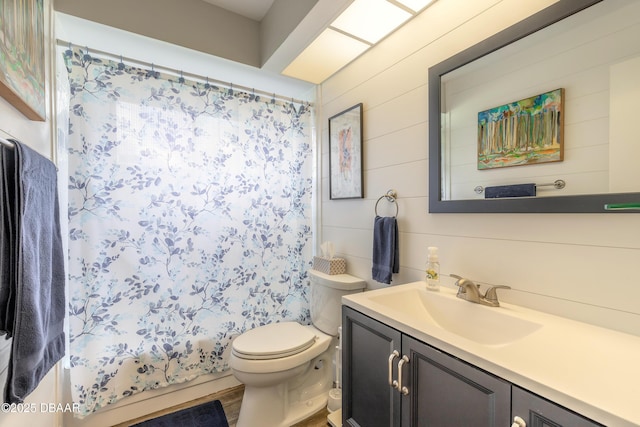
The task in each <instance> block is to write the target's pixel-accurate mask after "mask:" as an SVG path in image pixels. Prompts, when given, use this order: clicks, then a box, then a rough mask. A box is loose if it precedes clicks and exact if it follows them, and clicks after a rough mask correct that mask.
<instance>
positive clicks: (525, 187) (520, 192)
mask: <svg viewBox="0 0 640 427" xmlns="http://www.w3.org/2000/svg"><path fill="white" fill-rule="evenodd" d="M535 195H536V185H535V184H513V185H496V186H495V187H487V188H485V189H484V198H485V199H499V198H502V197H531V196H535Z"/></svg>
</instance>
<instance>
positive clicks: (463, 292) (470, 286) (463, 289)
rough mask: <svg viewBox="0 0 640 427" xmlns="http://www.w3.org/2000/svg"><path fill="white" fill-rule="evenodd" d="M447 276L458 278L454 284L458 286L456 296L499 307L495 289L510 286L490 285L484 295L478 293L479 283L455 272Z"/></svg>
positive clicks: (508, 287)
mask: <svg viewBox="0 0 640 427" xmlns="http://www.w3.org/2000/svg"><path fill="white" fill-rule="evenodd" d="M449 276H451V277H453V278H455V279H458V280H456V286H458V293H457V294H456V296H457V297H458V298H462V299H463V300H467V301H469V302H474V303H476V304H482V305H487V306H489V307H500V302H499V301H498V294H497V292H496V289H511V287H510V286H504V285H498V286H492V287H490V288H489V289H488V290H487V292H485V294H484V295H482V294H481V293H480V285H476V284H475V283H473V282H472V281H471V280H469V279H465V278H464V277H460V276H458V275H457V274H449Z"/></svg>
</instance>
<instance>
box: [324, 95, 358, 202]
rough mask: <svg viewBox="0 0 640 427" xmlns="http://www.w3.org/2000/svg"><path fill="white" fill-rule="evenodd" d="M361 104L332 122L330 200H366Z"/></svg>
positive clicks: (330, 129) (330, 124)
mask: <svg viewBox="0 0 640 427" xmlns="http://www.w3.org/2000/svg"><path fill="white" fill-rule="evenodd" d="M362 181H363V173H362V104H361V103H360V104H357V105H354V106H353V107H351V108H348V109H346V110H344V111H342V112H340V113H338V114H336V115H335V116H333V117H330V118H329V198H330V199H331V200H335V199H361V198H363V197H364V185H363V182H362Z"/></svg>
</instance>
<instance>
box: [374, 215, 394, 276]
mask: <svg viewBox="0 0 640 427" xmlns="http://www.w3.org/2000/svg"><path fill="white" fill-rule="evenodd" d="M399 271H400V251H399V247H398V222H397V220H396V218H395V217H381V216H376V218H375V220H374V223H373V267H372V269H371V273H372V277H373V279H374V280H376V281H378V282H380V283H386V284H389V283H391V276H392V274H393V273H398V272H399Z"/></svg>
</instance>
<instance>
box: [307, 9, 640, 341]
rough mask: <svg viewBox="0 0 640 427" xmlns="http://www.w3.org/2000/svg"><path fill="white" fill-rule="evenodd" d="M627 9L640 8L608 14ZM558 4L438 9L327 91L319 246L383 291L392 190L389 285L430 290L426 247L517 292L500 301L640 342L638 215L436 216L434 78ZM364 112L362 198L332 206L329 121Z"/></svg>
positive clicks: (444, 262) (446, 268)
mask: <svg viewBox="0 0 640 427" xmlns="http://www.w3.org/2000/svg"><path fill="white" fill-rule="evenodd" d="M618 1H624V2H625V3H626V4H633V3H634V0H605V3H609V2H618ZM552 3H553V1H551V0H548V1H536V2H522V1H520V0H502V1H500V0H477V1H472V2H471V1H468V0H438V1H437V2H436V3H435V4H433V5H432V6H431V7H430V8H429V9H427V10H426V12H425V13H423V14H421V15H420V16H418V17H417V18H415V19H414V20H413V21H411V22H409V23H408V24H407V25H405V26H404V27H402V28H400V29H399V30H398V31H397V32H396V33H394V34H393V35H391V36H390V37H388V38H387V39H385V40H383V41H382V42H381V43H380V44H379V45H378V46H376V47H374V48H373V49H371V50H370V51H369V52H367V53H365V54H364V55H363V56H361V57H360V58H359V59H358V60H356V61H355V62H353V63H352V64H350V65H349V66H348V67H346V68H345V69H343V70H342V71H341V72H339V73H338V74H337V75H335V76H334V77H332V78H331V79H329V80H327V81H326V82H325V83H323V84H322V86H321V91H320V92H321V111H320V120H321V122H320V125H321V126H322V132H321V135H322V137H321V147H322V181H321V186H322V194H321V204H320V206H321V211H320V223H321V227H320V230H321V235H320V236H319V238H318V241H319V242H321V241H326V240H331V241H333V242H334V244H335V248H336V252H338V253H339V255H341V256H343V257H345V258H346V259H347V268H348V270H349V272H350V273H351V274H354V275H356V276H359V277H362V278H364V279H367V281H368V286H369V288H372V289H373V288H378V287H382V286H386V285H383V284H380V283H377V282H375V281H373V280H372V279H371V253H372V240H373V239H372V225H373V218H374V205H375V202H376V200H377V199H378V198H379V197H380V196H381V195H383V194H384V193H385V192H386V191H387V190H388V189H390V188H393V189H396V190H397V192H398V196H399V200H398V203H399V209H400V213H399V229H400V257H401V269H400V273H399V274H397V275H394V280H393V283H392V284H400V283H406V282H410V281H415V280H423V279H424V266H425V262H426V257H427V247H428V246H438V247H439V248H440V262H441V271H442V273H457V274H460V275H463V276H467V277H469V278H471V279H474V280H476V281H479V282H482V283H491V284H504V285H509V286H511V287H512V288H513V289H512V290H510V291H504V292H502V293H501V296H500V297H501V299H502V300H503V301H507V302H512V303H517V304H521V305H525V306H529V307H532V308H535V309H539V310H543V311H547V312H551V313H555V314H559V315H562V316H566V317H570V318H574V319H577V320H582V321H586V322H590V323H593V324H596V325H601V326H606V327H610V328H614V329H618V330H622V331H626V332H629V333H634V334H637V335H640V277H639V276H638V274H637V268H636V265H637V263H638V262H639V261H640V215H638V214H624V215H620V214H429V213H428V207H427V206H428V188H427V187H428V186H427V181H428V150H427V144H428V138H427V131H428V126H429V123H428V121H427V117H428V111H427V110H428V107H427V101H428V90H427V71H428V68H429V67H430V66H431V65H434V64H437V63H439V62H440V61H442V60H444V59H446V58H448V57H450V56H452V55H453V54H455V53H457V52H459V51H461V50H463V49H464V48H466V47H469V46H472V45H473V44H475V43H477V42H478V41H480V40H482V39H484V38H486V37H487V36H490V35H492V34H494V33H496V32H498V31H500V30H501V29H503V28H506V27H508V26H509V25H512V24H513V23H515V22H518V21H520V20H522V19H523V18H525V17H527V16H529V15H531V14H532V13H534V12H535V11H537V10H539V9H541V8H544V7H546V6H547V5H549V4H552ZM595 53H596V52H595V51H594V54H595ZM516 98H517V96H516ZM603 101H605V102H606V101H607V97H606V96H605V97H604V98H603ZM359 102H362V103H363V104H364V159H365V160H364V182H365V198H364V199H356V200H329V196H328V185H329V182H328V154H327V148H328V138H327V119H328V117H331V116H332V115H334V114H336V113H337V112H340V111H342V110H344V109H346V108H348V107H350V106H352V105H354V104H356V103H359ZM567 114H569V113H567ZM571 114H576V112H572V113H571ZM592 132H601V135H603V136H604V137H606V136H607V132H608V130H607V129H606V124H605V123H602V127H598V128H597V129H595V130H593V131H592ZM380 207H381V208H382V207H383V202H381V204H380ZM379 210H382V209H379ZM380 213H381V214H393V210H391V207H389V211H387V212H386V213H385V212H384V211H383V212H380ZM443 280H444V284H445V285H446V286H453V285H452V284H453V279H443Z"/></svg>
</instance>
